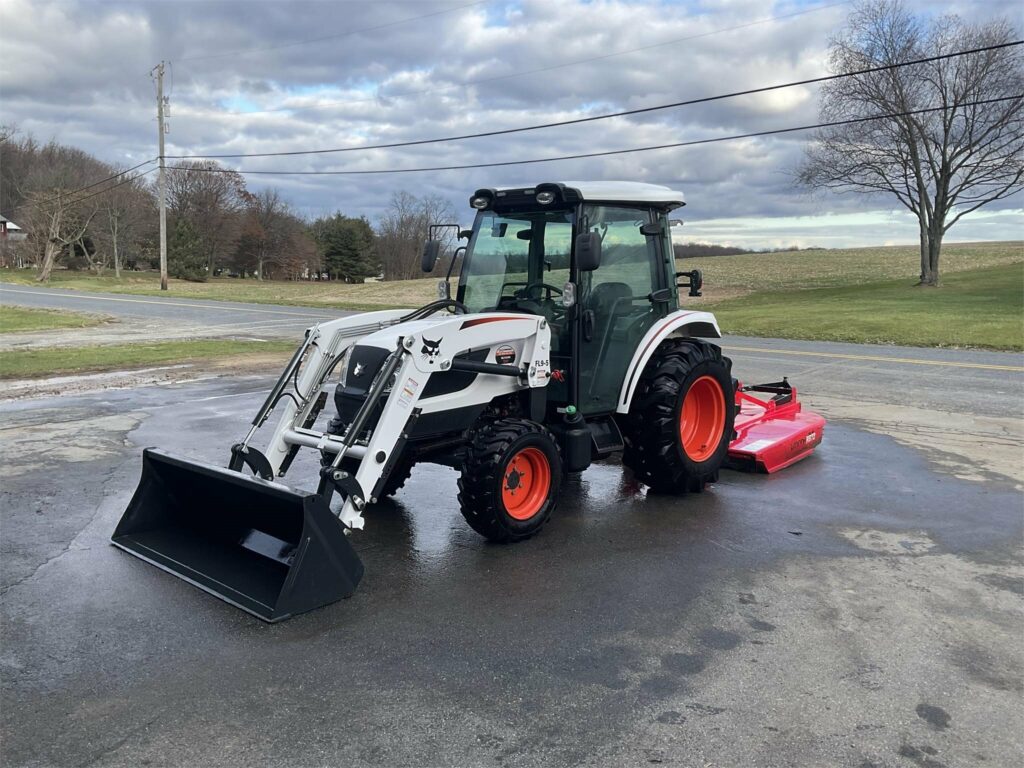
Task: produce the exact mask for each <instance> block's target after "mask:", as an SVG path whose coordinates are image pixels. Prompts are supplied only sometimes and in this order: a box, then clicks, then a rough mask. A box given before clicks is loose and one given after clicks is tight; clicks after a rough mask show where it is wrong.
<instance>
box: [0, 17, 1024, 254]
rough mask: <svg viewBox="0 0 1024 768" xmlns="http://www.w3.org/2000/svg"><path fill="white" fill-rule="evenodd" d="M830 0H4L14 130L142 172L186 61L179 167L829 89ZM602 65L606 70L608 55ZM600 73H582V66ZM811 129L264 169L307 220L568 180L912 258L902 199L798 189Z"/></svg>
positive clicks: (759, 234) (675, 135) (766, 122)
mask: <svg viewBox="0 0 1024 768" xmlns="http://www.w3.org/2000/svg"><path fill="white" fill-rule="evenodd" d="M910 4H911V5H912V6H913V7H918V8H920V9H922V10H924V9H927V10H928V12H932V13H947V12H953V13H960V14H961V15H963V16H966V17H968V18H971V19H984V18H987V17H991V16H999V15H1002V16H1008V17H1010V18H1016V19H1018V20H1019V19H1020V11H1019V6H1018V5H1017V4H1016V3H1014V2H1010V1H1009V0H1007V1H1006V2H1003V0H981V1H975V2H961V1H954V2H941V0H933V1H931V2H925V0H913V1H912V2H911V3H910ZM849 7H850V6H849V4H848V3H837V2H835V0H814V1H813V2H803V1H801V0H795V1H789V0H787V1H785V2H770V0H704V1H703V2H700V1H694V2H687V1H683V0H680V1H679V2H661V3H652V2H631V1H628V0H622V1H620V2H603V1H601V0H597V1H595V2H583V1H581V0H522V1H521V2H507V1H505V0H490V1H488V2H475V3H472V2H471V0H442V1H441V2H435V0H381V1H379V2H338V1H337V0H332V1H331V2H284V1H282V0H275V1H274V2H104V3H101V2H47V1H46V0H0V122H2V123H6V124H15V125H17V126H18V127H19V128H20V129H21V130H22V131H23V132H26V133H31V134H32V135H34V136H35V137H36V138H39V139H49V138H53V139H56V140H58V141H60V142H63V143H66V144H70V145H73V146H77V147H81V148H83V149H85V150H87V151H89V152H92V153H93V154H95V155H96V156H98V157H99V158H101V159H102V160H105V161H107V162H109V163H115V164H121V165H124V166H127V165H134V164H136V163H138V162H141V161H143V160H146V159H147V158H150V157H152V156H154V155H155V154H156V153H157V150H156V123H155V92H154V84H153V82H152V80H151V78H150V75H149V71H150V69H151V68H152V67H153V65H154V64H156V63H157V62H158V61H160V60H161V59H163V60H167V61H169V62H170V66H169V69H168V76H167V83H166V92H167V93H168V94H169V96H170V102H171V117H170V119H169V123H170V134H169V135H168V136H167V142H168V143H167V150H166V151H167V154H169V155H188V154H212V153H230V152H272V151H290V150H302V149H319V148H332V147H342V146H355V145H360V144H376V143H381V142H393V141H403V140H411V139H419V138H429V137H435V136H446V135H451V134H461V133H471V132H475V131H483V130H493V129H498V128H510V127H518V126H523V125H530V124H535V123H542V122H550V121H556V120H564V119H569V118H573V117H580V116H585V115H588V114H600V113H603V112H607V111H617V110H621V109H630V108H635V107H645V106H651V105H656V104H662V103H666V102H672V101H679V100H683V99H689V98H695V97H700V96H706V95H713V94H716V93H723V92H727V91H732V90H740V89H744V88H751V87H757V86H762V85H771V84H774V83H780V82H785V81H789V80H798V79H804V78H810V77H816V76H819V75H821V74H825V73H826V67H825V53H826V48H827V44H828V38H829V35H830V34H831V33H832V32H833V31H834V30H835V29H836V28H837V27H838V26H839V25H840V24H841V23H842V21H843V19H844V17H845V16H846V14H847V13H848V12H849ZM595 57H602V58H597V59H596V60H595ZM581 60H588V61H581ZM816 120H817V95H816V90H815V89H814V88H813V87H800V88H792V89H787V90H784V91H777V92H774V93H770V94H762V95H758V96H750V97H742V98H736V99H731V100H728V101H722V102H717V103H714V104H708V105H699V106H694V107H684V108H680V109H675V110H669V111H664V112H656V113H652V114H648V115H645V116H639V117H632V118H617V119H614V120H606V121H599V122H595V123H591V124H587V125H583V126H569V127H562V128H554V129H548V130H541V131H533V132H529V133H522V134H517V135H512V136H502V137H494V138H488V139H476V140H471V141H463V142H455V143H450V144H441V145H427V146H421V147H412V148H403V149H391V150H371V151H366V152H357V153H346V154H335V155H318V156H316V155H315V156H299V157H279V158H254V159H245V160H227V161H224V162H226V163H227V164H229V165H231V166H232V167H235V168H241V169H246V170H342V169H355V170H363V169H366V170H369V169H382V168H414V167H417V166H436V165H449V164H463V163H479V162H498V161H502V160H519V159H531V158H542V157H548V156H552V155H561V154H575V153H581V152H595V151H603V150H615V149H626V148H629V147H638V146H645V145H655V144H664V143H671V142H679V141H687V140H690V139H700V138H705V137H710V136H722V135H729V134H736V133H745V132H750V131H759V130H767V129H772V128H783V127H789V126H794V125H802V124H809V123H814V122H816ZM805 140H806V136H805V135H804V134H789V135H786V136H780V137H768V138H760V139H750V140H741V141H733V142H726V143H721V144H716V145H710V146H702V147H692V148H684V149H668V150H659V151H652V152H643V153H634V154H627V155H619V156H615V157H610V158H601V159H590V160H571V161H560V162H550V163H544V164H538V165H529V166H522V167H518V168H489V169H477V170H469V171H447V172H429V173H410V174H395V175H366V176H355V177H351V176H349V177H346V176H321V177H310V176H306V177H302V176H292V177H289V176H249V177H248V183H249V186H250V188H251V189H258V188H260V187H262V186H263V185H266V184H272V185H274V186H276V187H278V188H279V189H281V191H282V192H283V193H284V195H285V196H286V198H287V199H288V200H289V201H290V202H291V203H292V205H293V206H294V207H295V208H296V209H297V210H298V211H299V212H300V213H302V214H304V215H317V214H321V213H328V212H332V211H335V210H341V211H342V212H344V213H346V214H349V215H360V214H365V215H367V216H368V217H369V218H370V219H371V220H373V219H376V217H377V216H378V215H379V214H380V212H381V211H382V210H383V208H384V207H385V206H386V204H387V201H388V199H389V197H390V196H391V195H392V193H393V192H394V191H395V190H397V189H407V190H409V191H411V192H413V193H415V194H423V193H436V194H441V195H444V196H445V197H447V198H449V199H450V200H451V201H452V202H453V204H454V205H455V206H456V210H458V211H460V212H463V213H464V214H465V215H464V219H466V220H468V219H469V218H470V213H471V212H470V211H469V209H468V206H467V202H466V201H467V198H468V196H469V194H470V193H471V192H472V191H473V190H474V189H476V188H478V187H484V186H512V185H520V184H523V185H525V184H534V183H537V182H540V181H560V180H564V179H627V180H636V181H650V182H654V183H660V184H669V185H671V186H673V187H676V188H678V189H681V190H683V192H684V193H685V194H686V198H687V201H688V205H687V207H686V208H685V209H684V210H683V211H682V212H681V213H682V214H683V216H682V218H684V220H685V221H686V228H685V232H686V233H687V236H686V238H685V239H694V240H705V241H709V242H716V243H723V244H741V245H751V246H761V247H766V246H779V245H789V244H799V245H803V246H807V245H824V246H836V247H842V246H848V245H867V244H883V243H913V242H915V241H916V226H915V224H914V222H913V220H912V219H911V218H910V217H909V216H908V215H906V214H905V212H903V211H902V210H896V209H895V203H893V202H890V201H888V200H886V199H879V200H869V199H865V198H863V197H859V196H836V195H818V196H811V195H806V194H801V193H798V192H796V191H795V190H794V189H793V187H792V184H791V181H790V175H789V174H790V172H791V171H792V169H793V168H794V166H795V164H796V163H797V161H798V159H799V157H800V155H801V152H802V147H803V144H804V141H805ZM1022 204H1024V203H1022V201H1021V198H1020V196H1018V197H1016V198H1013V199H1011V200H1009V201H1006V202H1004V203H1002V204H1001V206H1000V208H999V209H998V210H997V209H996V208H995V207H993V208H991V209H985V210H983V211H981V212H979V213H978V214H977V215H975V216H973V217H969V218H965V219H964V220H963V221H962V222H961V223H960V224H958V225H957V227H955V228H954V229H953V230H951V231H950V239H951V240H961V241H962V240H974V239H993V240H1002V239H1017V238H1020V237H1021V236H1022V230H1024V211H1022V210H1021V207H1022Z"/></svg>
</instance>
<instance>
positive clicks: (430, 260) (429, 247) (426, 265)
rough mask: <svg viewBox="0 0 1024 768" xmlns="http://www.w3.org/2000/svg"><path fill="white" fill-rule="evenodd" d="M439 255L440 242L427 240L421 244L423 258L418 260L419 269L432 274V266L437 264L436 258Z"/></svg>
mask: <svg viewBox="0 0 1024 768" xmlns="http://www.w3.org/2000/svg"><path fill="white" fill-rule="evenodd" d="M440 253H441V241H440V240H427V242H425V243H424V244H423V256H422V258H421V260H420V267H421V268H422V269H423V271H424V272H428V273H429V272H433V271H434V265H435V264H437V257H438V256H439V255H440Z"/></svg>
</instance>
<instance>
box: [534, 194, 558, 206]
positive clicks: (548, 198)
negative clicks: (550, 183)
mask: <svg viewBox="0 0 1024 768" xmlns="http://www.w3.org/2000/svg"><path fill="white" fill-rule="evenodd" d="M537 202H538V203H540V204H541V205H550V204H551V203H553V202H555V193H554V192H538V193H537Z"/></svg>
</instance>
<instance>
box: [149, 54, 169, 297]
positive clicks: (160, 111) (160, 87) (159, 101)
mask: <svg viewBox="0 0 1024 768" xmlns="http://www.w3.org/2000/svg"><path fill="white" fill-rule="evenodd" d="M153 72H155V73H156V124H157V132H158V133H159V134H160V175H159V177H158V181H157V201H158V204H159V206H160V290H161V291H166V290H167V186H166V183H165V179H164V133H166V131H167V125H166V123H165V122H164V62H162V61H161V62H160V63H159V64H157V65H156V66H155V67H153V70H152V72H151V73H150V74H152V73H153Z"/></svg>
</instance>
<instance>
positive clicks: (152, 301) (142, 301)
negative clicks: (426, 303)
mask: <svg viewBox="0 0 1024 768" xmlns="http://www.w3.org/2000/svg"><path fill="white" fill-rule="evenodd" d="M5 292H9V293H27V294H32V295H36V296H58V297H60V298H62V299H80V300H82V301H123V302H126V303H128V304H160V305H162V306H171V307H190V308H192V309H217V310H220V311H221V312H262V313H264V314H268V315H288V316H290V317H305V318H309V317H310V315H308V314H305V313H302V312H284V311H282V310H279V309H249V308H246V307H226V306H217V305H216V304H189V303H187V302H184V301H168V300H167V299H122V298H115V297H113V296H76V295H74V294H72V293H53V292H51V291H25V290H20V289H18V290H13V291H12V290H11V289H10V288H8V287H7V286H4V287H3V288H0V298H2V297H3V295H4V293H5ZM39 309H46V307H39ZM317 309H320V311H323V312H330V311H331V310H330V307H324V308H322V309H321V308H314V307H310V310H311V311H316V310H317ZM338 311H339V312H347V311H348V310H338Z"/></svg>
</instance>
